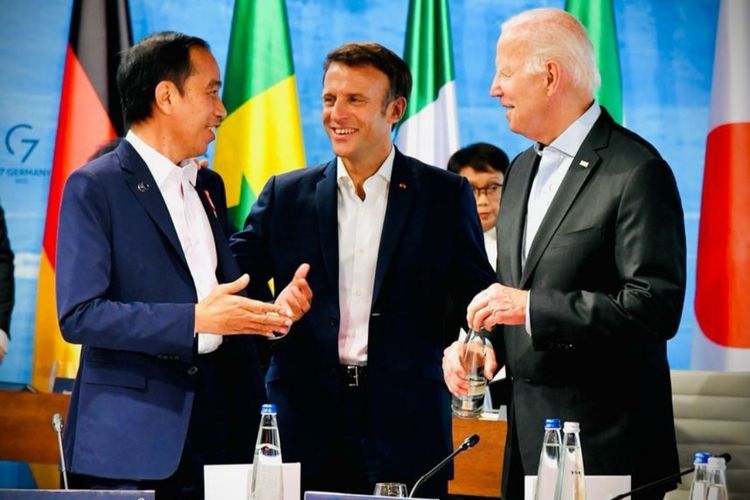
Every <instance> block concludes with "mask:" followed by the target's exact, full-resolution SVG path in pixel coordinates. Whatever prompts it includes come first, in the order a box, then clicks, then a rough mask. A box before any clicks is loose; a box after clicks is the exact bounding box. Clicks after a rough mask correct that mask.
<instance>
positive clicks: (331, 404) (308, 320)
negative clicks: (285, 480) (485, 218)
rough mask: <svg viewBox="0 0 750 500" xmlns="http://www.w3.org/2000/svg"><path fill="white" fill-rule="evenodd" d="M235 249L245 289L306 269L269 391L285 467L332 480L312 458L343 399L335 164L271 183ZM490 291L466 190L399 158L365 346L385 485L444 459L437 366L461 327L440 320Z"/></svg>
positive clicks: (445, 405)
mask: <svg viewBox="0 0 750 500" xmlns="http://www.w3.org/2000/svg"><path fill="white" fill-rule="evenodd" d="M231 246H232V251H233V252H234V254H235V256H236V257H237V261H238V263H239V264H240V267H241V268H242V270H243V271H246V272H249V273H250V276H251V284H252V283H253V282H255V283H256V284H260V283H264V282H265V281H266V280H267V279H268V278H271V277H272V278H274V282H275V286H276V290H281V289H282V288H283V287H284V286H286V284H287V283H288V282H289V281H290V280H291V278H292V276H293V274H294V271H295V270H296V269H297V267H298V266H299V265H300V264H302V263H303V262H307V263H309V264H310V265H311V270H310V273H309V275H308V281H309V284H310V287H311V288H312V291H313V294H314V297H313V302H312V308H311V310H310V311H309V312H308V313H307V315H305V316H304V318H303V319H302V320H301V321H299V322H298V323H296V324H295V325H294V326H293V327H292V329H291V331H290V332H289V334H288V335H287V336H286V337H285V338H283V339H281V340H278V341H275V342H273V344H272V351H271V353H272V357H271V362H270V368H269V371H268V374H267V377H266V383H267V389H268V392H269V397H270V399H271V400H272V401H273V402H274V403H276V404H277V406H278V410H279V414H278V415H279V425H280V428H281V439H282V443H283V449H284V457H285V460H291V461H295V460H300V461H301V462H302V464H303V467H302V470H303V482H304V479H305V478H310V477H316V476H319V475H321V474H327V475H334V476H335V474H336V472H337V471H332V470H320V464H319V456H320V454H321V453H322V452H324V451H325V450H327V449H328V448H329V440H330V437H331V436H332V435H334V434H335V433H336V432H338V430H337V417H338V416H339V415H340V414H341V412H340V411H339V408H340V404H341V398H342V384H341V381H340V378H339V377H340V373H339V371H338V367H339V353H338V333H339V318H340V313H339V278H338V275H339V258H338V228H337V182H336V161H335V160H334V161H331V162H329V163H327V164H324V165H320V166H318V167H315V168H308V169H304V170H298V171H295V172H291V173H288V174H284V175H280V176H278V177H274V178H271V179H270V180H269V182H268V183H267V185H266V186H265V188H264V189H263V192H262V193H261V195H260V197H259V198H258V200H257V202H256V204H255V206H254V207H253V210H252V212H251V214H250V216H249V217H248V219H247V223H246V226H245V230H244V231H243V232H241V233H239V234H238V235H236V236H235V237H233V239H232V243H231ZM492 282H494V273H493V271H492V268H491V267H490V265H489V263H488V262H487V257H486V254H485V251H484V244H483V240H482V232H481V228H480V225H479V219H478V216H477V212H476V206H475V203H474V198H473V197H472V194H471V189H470V188H469V185H468V183H467V181H466V180H465V179H464V178H461V177H458V176H456V175H454V174H452V173H449V172H446V171H444V170H440V169H437V168H435V167H430V166H427V165H425V164H423V163H421V162H419V161H417V160H415V159H413V158H409V157H407V156H404V155H403V154H401V153H400V152H398V151H396V156H395V160H394V165H393V172H392V177H391V183H390V189H389V193H388V204H387V209H386V214H385V221H384V226H383V232H382V237H381V240H380V248H379V252H378V258H377V268H376V274H375V283H374V293H373V302H372V310H371V318H370V324H369V339H368V365H367V369H368V386H367V390H368V393H367V395H366V398H367V402H368V408H369V412H370V422H371V424H372V428H371V432H370V437H371V438H372V442H369V443H367V446H370V447H372V449H375V450H376V455H377V457H378V462H379V463H377V464H375V467H376V468H377V469H379V470H381V471H382V477H383V478H387V479H388V480H399V481H403V482H406V483H409V484H413V483H414V481H415V480H416V478H417V477H418V476H419V475H421V474H422V473H424V472H426V471H427V470H428V469H430V468H431V467H432V466H434V465H435V464H436V463H437V462H438V461H439V460H440V459H442V458H443V457H444V456H445V455H447V454H448V453H449V451H450V447H451V434H450V430H451V420H450V419H451V416H450V396H449V393H448V391H447V388H446V387H445V384H444V382H443V375H442V369H441V360H442V356H443V349H444V348H445V346H446V343H447V342H450V341H452V340H454V339H455V337H456V331H457V329H456V327H455V325H452V324H451V325H449V324H448V321H447V317H448V315H447V314H446V312H447V309H449V307H450V304H451V302H452V303H453V304H456V305H457V306H458V307H459V308H462V309H465V308H466V306H467V304H468V303H469V301H470V300H471V299H472V298H473V297H474V295H475V294H476V293H477V292H479V291H480V290H482V289H484V288H485V287H487V286H488V285H489V284H490V283H492ZM342 459H343V460H346V457H342Z"/></svg>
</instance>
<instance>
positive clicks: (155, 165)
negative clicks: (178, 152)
mask: <svg viewBox="0 0 750 500" xmlns="http://www.w3.org/2000/svg"><path fill="white" fill-rule="evenodd" d="M125 140H126V141H128V142H129V143H130V144H131V145H132V146H133V149H135V151H136V152H137V153H138V154H139V155H140V157H141V158H142V159H143V161H144V162H145V163H146V166H147V167H148V169H149V171H151V175H152V176H153V177H154V180H155V181H156V184H157V185H158V186H159V189H162V188H163V187H164V185H165V184H166V183H167V182H168V181H169V179H171V178H175V179H180V180H181V179H183V178H184V179H186V180H187V181H188V182H190V184H192V185H193V186H195V182H196V179H197V176H198V167H197V165H196V164H195V161H192V159H188V160H185V161H183V162H182V163H181V164H180V166H177V165H175V164H174V163H172V161H171V160H170V159H169V158H167V157H166V156H164V155H163V154H161V153H160V152H158V151H157V150H155V149H154V148H152V147H151V146H149V145H148V144H147V143H146V142H145V141H144V140H143V139H141V138H140V137H138V135H136V133H135V132H133V131H132V130H128V133H127V134H126V135H125Z"/></svg>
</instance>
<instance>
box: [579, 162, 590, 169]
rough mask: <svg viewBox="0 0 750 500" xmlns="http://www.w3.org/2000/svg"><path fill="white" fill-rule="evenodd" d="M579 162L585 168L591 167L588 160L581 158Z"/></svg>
mask: <svg viewBox="0 0 750 500" xmlns="http://www.w3.org/2000/svg"><path fill="white" fill-rule="evenodd" d="M578 164H579V165H580V166H582V167H583V168H589V162H587V161H586V160H581V161H579V162H578Z"/></svg>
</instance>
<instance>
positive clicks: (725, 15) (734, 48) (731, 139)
mask: <svg viewBox="0 0 750 500" xmlns="http://www.w3.org/2000/svg"><path fill="white" fill-rule="evenodd" d="M748 25H750V2H748V1H747V0H722V2H721V6H720V7H719V27H718V30H717V34H716V54H715V56H714V74H713V82H712V92H711V121H710V125H709V132H708V139H707V142H706V166H705V170H704V172H703V199H702V202H701V218H700V229H699V235H698V274H697V282H696V287H697V290H696V296H695V315H696V317H697V319H698V325H699V327H700V328H699V329H698V331H696V332H695V335H694V337H693V348H692V353H693V354H692V360H691V367H692V368H694V369H703V370H718V371H747V370H748V369H749V367H750V306H748V300H747V294H748V290H750V93H748V91H747V82H748V81H750V31H748V29H747V28H748Z"/></svg>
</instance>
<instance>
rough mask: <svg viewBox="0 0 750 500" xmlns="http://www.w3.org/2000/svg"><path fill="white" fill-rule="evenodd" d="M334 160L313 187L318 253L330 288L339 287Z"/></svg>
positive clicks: (336, 288)
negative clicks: (316, 211) (318, 237)
mask: <svg viewBox="0 0 750 500" xmlns="http://www.w3.org/2000/svg"><path fill="white" fill-rule="evenodd" d="M337 200H338V195H337V184H336V160H333V161H331V162H329V163H328V164H327V165H326V166H325V168H324V170H323V178H322V179H320V180H319V181H318V183H317V185H316V187H315V202H316V205H317V210H318V228H319V230H320V253H321V254H322V255H323V263H324V265H325V270H326V276H328V281H329V283H330V285H331V290H338V289H339V278H338V276H339V243H338V242H339V238H338V214H337V206H338V204H337Z"/></svg>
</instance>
